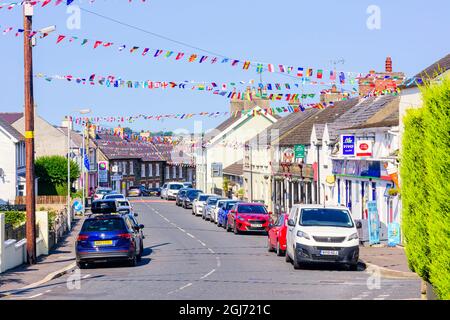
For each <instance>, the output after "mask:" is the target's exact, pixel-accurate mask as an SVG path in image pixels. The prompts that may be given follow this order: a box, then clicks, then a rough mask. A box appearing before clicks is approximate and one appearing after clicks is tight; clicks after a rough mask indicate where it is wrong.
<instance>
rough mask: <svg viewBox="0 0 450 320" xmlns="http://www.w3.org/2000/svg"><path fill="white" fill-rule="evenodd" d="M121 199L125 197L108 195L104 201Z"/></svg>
mask: <svg viewBox="0 0 450 320" xmlns="http://www.w3.org/2000/svg"><path fill="white" fill-rule="evenodd" d="M123 198H125V197H124V196H123V195H121V194H108V195H107V196H106V199H123Z"/></svg>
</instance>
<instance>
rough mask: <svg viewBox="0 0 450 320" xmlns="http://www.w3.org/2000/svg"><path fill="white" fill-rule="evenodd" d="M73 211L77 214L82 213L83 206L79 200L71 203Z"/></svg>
mask: <svg viewBox="0 0 450 320" xmlns="http://www.w3.org/2000/svg"><path fill="white" fill-rule="evenodd" d="M73 209H74V210H75V211H77V212H80V211H83V204H82V203H81V201H80V200H75V201H74V202H73Z"/></svg>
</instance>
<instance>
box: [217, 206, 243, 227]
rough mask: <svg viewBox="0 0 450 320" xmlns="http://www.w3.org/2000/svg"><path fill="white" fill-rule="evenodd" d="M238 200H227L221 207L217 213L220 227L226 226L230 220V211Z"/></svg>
mask: <svg viewBox="0 0 450 320" xmlns="http://www.w3.org/2000/svg"><path fill="white" fill-rule="evenodd" d="M238 202H239V201H237V200H229V201H226V203H225V204H224V205H223V207H222V208H220V209H219V212H218V214H217V226H218V227H222V228H226V226H227V222H228V212H229V211H230V210H231V208H232V207H233V206H234V205H235V204H236V203H238Z"/></svg>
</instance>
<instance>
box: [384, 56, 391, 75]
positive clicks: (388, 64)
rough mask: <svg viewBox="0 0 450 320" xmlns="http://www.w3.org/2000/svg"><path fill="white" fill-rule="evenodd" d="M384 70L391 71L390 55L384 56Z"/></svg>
mask: <svg viewBox="0 0 450 320" xmlns="http://www.w3.org/2000/svg"><path fill="white" fill-rule="evenodd" d="M385 71H386V72H389V73H390V72H392V59H391V57H387V58H386V66H385Z"/></svg>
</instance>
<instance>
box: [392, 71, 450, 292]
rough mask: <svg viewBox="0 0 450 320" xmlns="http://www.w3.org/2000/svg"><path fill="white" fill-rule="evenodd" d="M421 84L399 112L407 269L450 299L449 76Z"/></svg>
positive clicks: (403, 226)
mask: <svg viewBox="0 0 450 320" xmlns="http://www.w3.org/2000/svg"><path fill="white" fill-rule="evenodd" d="M421 90H422V95H423V103H424V107H423V108H421V109H418V110H409V111H408V112H407V115H406V117H405V118H404V123H405V133H404V136H403V150H402V155H401V168H400V174H401V179H402V203H403V225H402V228H403V233H404V236H405V239H406V254H407V257H408V262H409V265H410V267H411V269H412V270H413V271H415V272H416V273H417V274H418V275H419V276H421V277H422V278H423V279H424V280H426V281H429V282H430V283H431V284H432V285H433V287H434V288H435V289H436V293H437V295H438V296H439V298H441V299H450V205H449V200H450V180H449V177H450V78H446V79H443V80H442V82H441V83H438V84H431V85H427V86H425V87H423V88H421Z"/></svg>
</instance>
